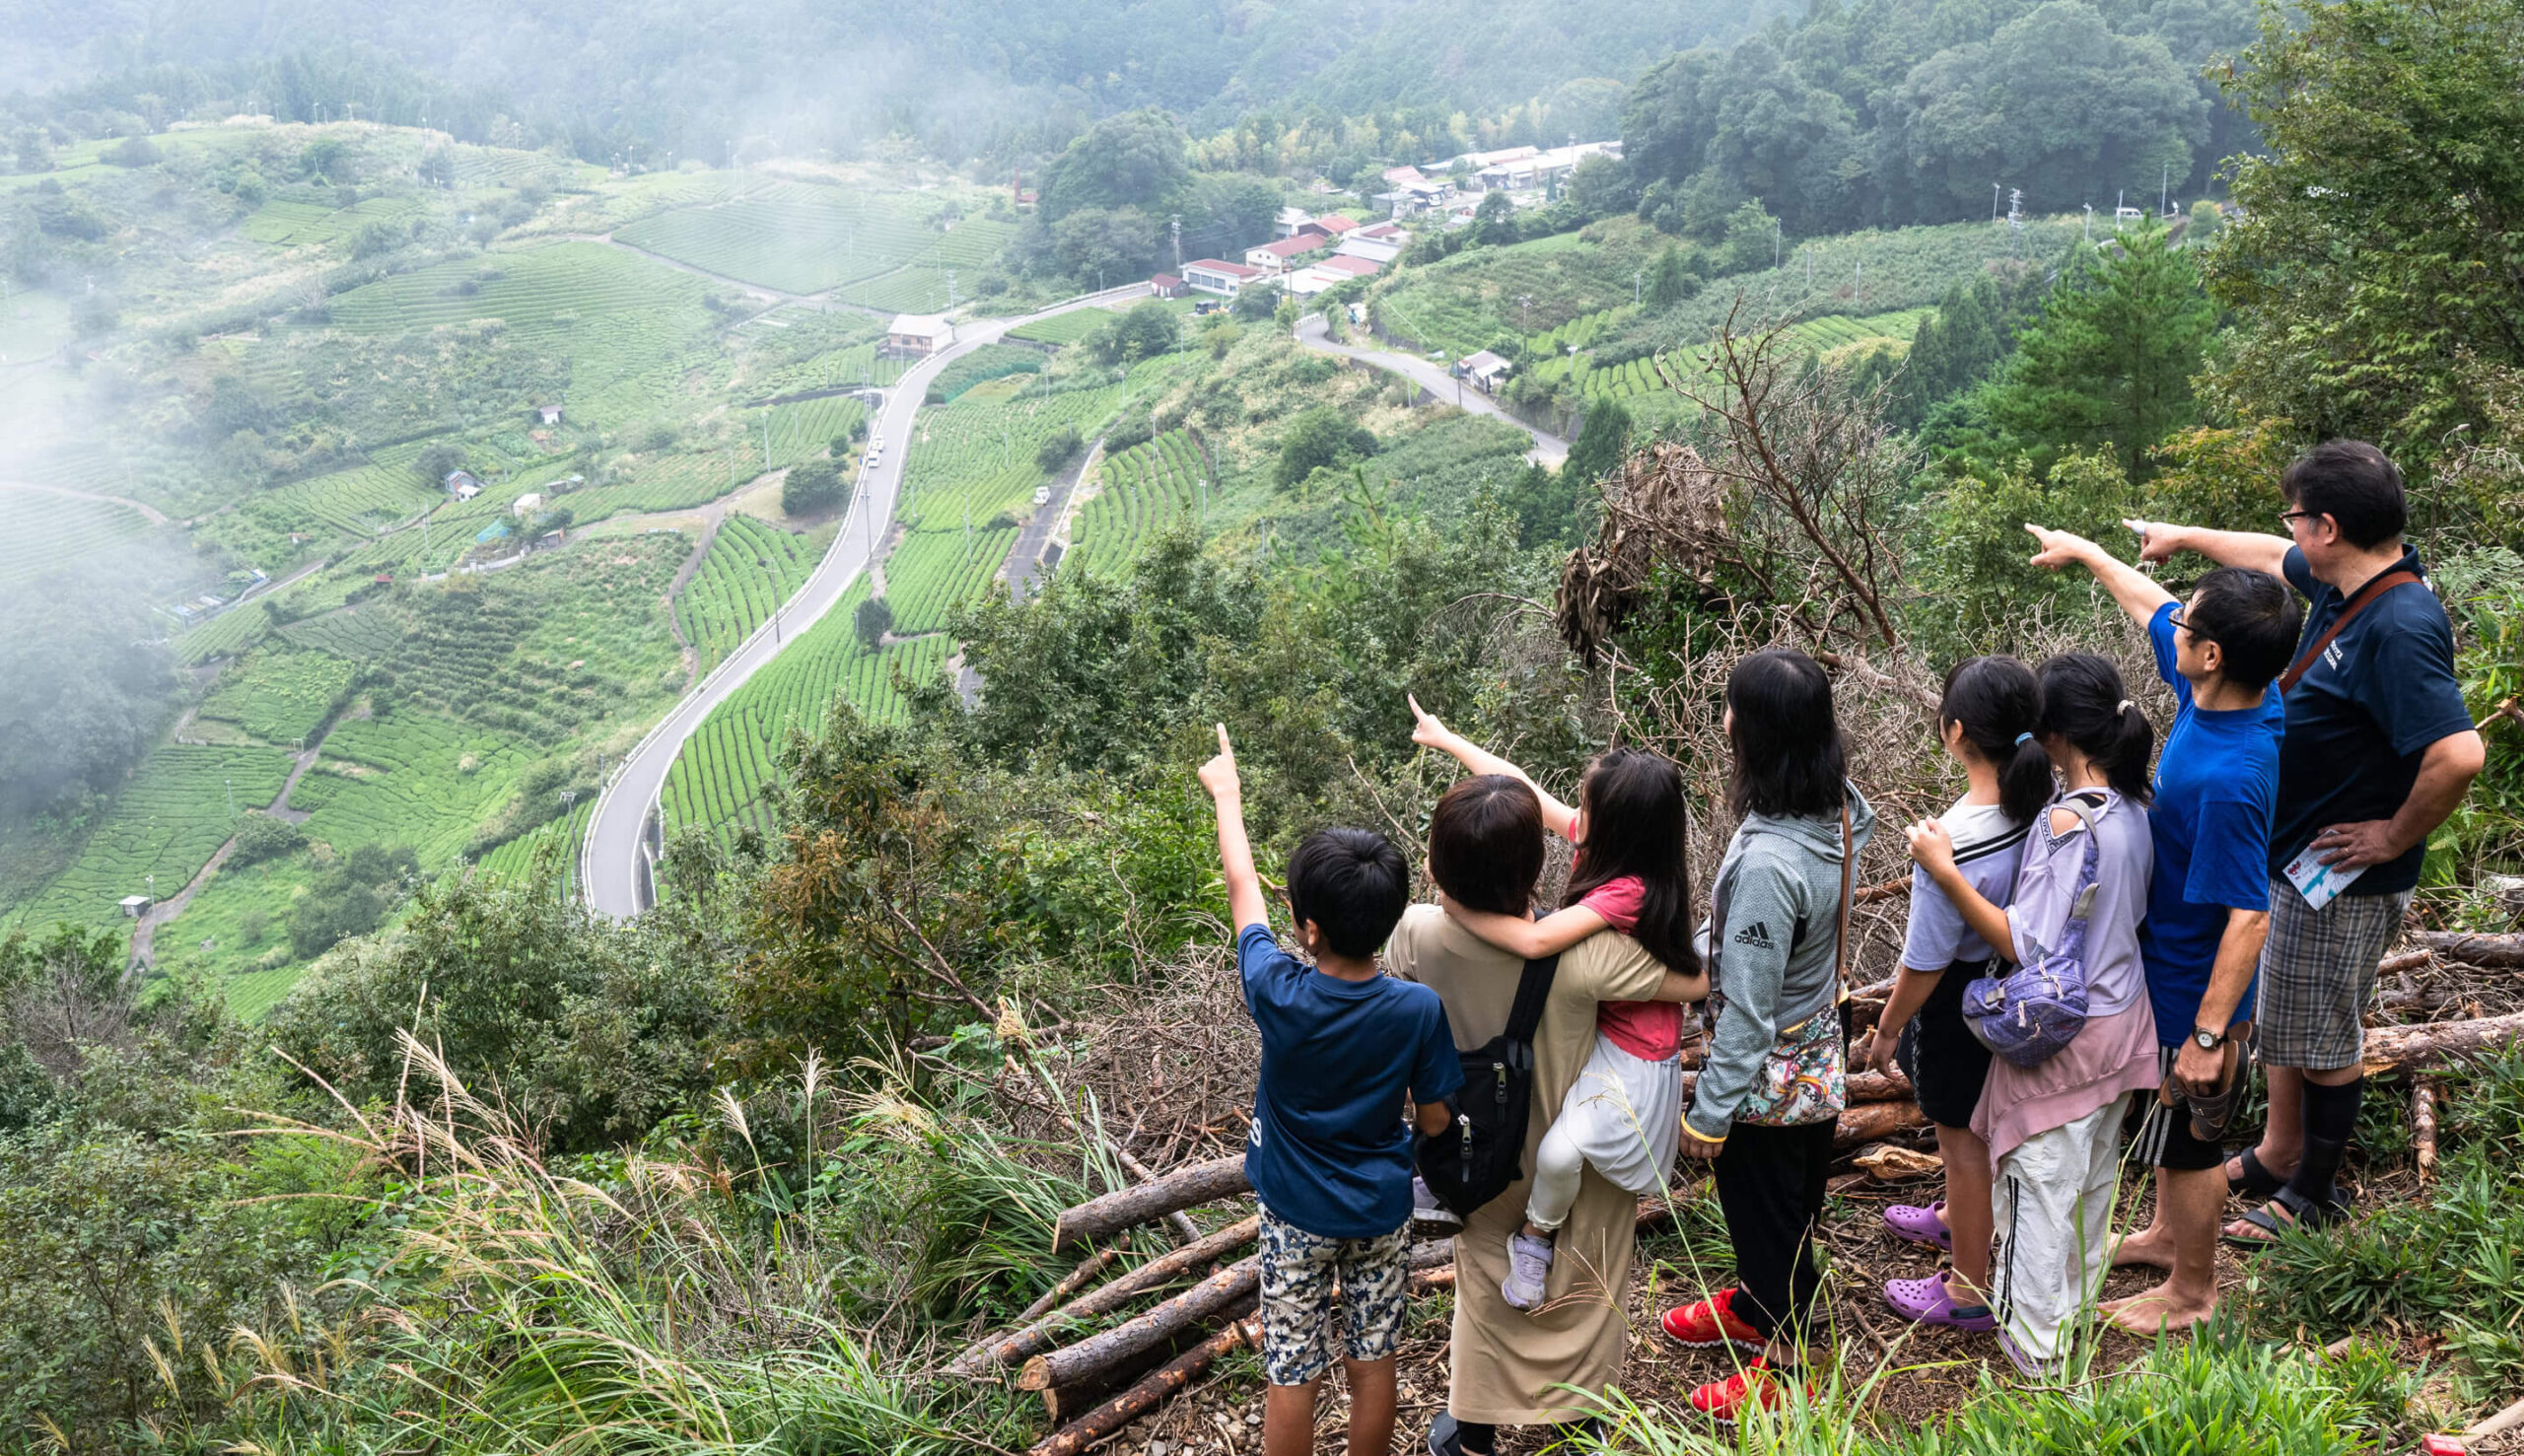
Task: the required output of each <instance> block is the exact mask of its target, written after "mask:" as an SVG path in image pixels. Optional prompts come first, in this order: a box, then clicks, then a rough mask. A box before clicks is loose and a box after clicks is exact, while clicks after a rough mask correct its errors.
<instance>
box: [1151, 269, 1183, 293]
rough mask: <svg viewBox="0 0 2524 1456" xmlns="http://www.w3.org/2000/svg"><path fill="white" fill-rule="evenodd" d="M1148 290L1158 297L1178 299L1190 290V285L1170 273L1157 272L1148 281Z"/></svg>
mask: <svg viewBox="0 0 2524 1456" xmlns="http://www.w3.org/2000/svg"><path fill="white" fill-rule="evenodd" d="M1148 291H1149V292H1150V293H1152V294H1154V295H1156V296H1157V297H1158V298H1160V299H1179V298H1181V297H1183V295H1185V294H1187V293H1189V292H1191V291H1192V290H1191V285H1189V284H1187V283H1185V282H1184V281H1183V280H1182V279H1180V278H1177V277H1175V276H1174V275H1173V274H1171V273H1158V274H1157V275H1155V276H1154V277H1152V278H1150V279H1149V281H1148Z"/></svg>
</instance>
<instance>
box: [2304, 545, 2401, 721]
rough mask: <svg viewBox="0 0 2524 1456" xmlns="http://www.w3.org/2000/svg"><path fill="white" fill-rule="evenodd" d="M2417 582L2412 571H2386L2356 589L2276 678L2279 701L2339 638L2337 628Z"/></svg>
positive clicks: (2342, 626)
mask: <svg viewBox="0 0 2524 1456" xmlns="http://www.w3.org/2000/svg"><path fill="white" fill-rule="evenodd" d="M2418 580H2419V573H2417V572H2414V571H2389V572H2386V573H2384V574H2383V575H2382V576H2380V577H2377V578H2376V579H2375V580H2373V581H2371V582H2368V583H2367V584H2366V585H2365V586H2363V587H2360V588H2358V589H2357V594H2356V595H2355V596H2352V597H2350V598H2349V604H2348V605H2347V606H2345V607H2343V608H2341V612H2340V615H2339V616H2337V617H2334V618H2332V619H2331V626H2329V627H2328V628H2325V629H2324V631H2323V635H2322V636H2321V637H2319V638H2317V639H2316V640H2315V642H2314V645H2313V646H2312V647H2309V648H2307V649H2305V652H2304V656H2302V657H2300V658H2298V659H2296V665H2294V666H2293V667H2290V668H2288V669H2287V671H2286V674H2285V675H2284V676H2282V677H2280V678H2279V696H2280V697H2282V698H2283V697H2285V696H2286V695H2287V694H2288V693H2290V692H2293V691H2294V690H2295V687H2296V679H2298V678H2300V677H2302V676H2304V675H2305V673H2306V671H2307V670H2308V669H2310V668H2311V667H2312V666H2313V665H2314V661H2315V659H2318V658H2320V657H2321V656H2322V655H2323V649H2324V648H2327V647H2329V646H2331V640H2332V639H2333V638H2335V637H2338V636H2339V635H2340V633H2341V629H2342V628H2344V627H2347V626H2348V625H2349V623H2350V622H2353V621H2355V620H2356V619H2357V614H2358V613H2359V612H2362V611H2364V610H2365V609H2366V608H2367V607H2368V606H2369V605H2371V604H2373V602H2374V600H2375V598H2377V597H2379V596H2381V595H2383V594H2384V593H2385V592H2387V591H2390V590H2392V589H2394V588H2395V587H2407V586H2409V585H2410V584H2411V583H2413V582H2416V581H2418Z"/></svg>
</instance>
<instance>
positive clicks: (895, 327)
mask: <svg viewBox="0 0 2524 1456" xmlns="http://www.w3.org/2000/svg"><path fill="white" fill-rule="evenodd" d="M953 342H955V325H953V324H951V323H949V322H947V315H946V314H944V313H897V314H895V315H894V321H893V322H891V323H888V324H886V325H885V347H886V348H887V349H889V350H891V351H893V352H895V353H897V354H917V355H919V356H920V357H922V358H924V359H926V358H928V357H929V356H930V355H932V354H935V353H937V352H938V351H939V350H941V349H944V348H946V347H947V345H949V344H951V343H953Z"/></svg>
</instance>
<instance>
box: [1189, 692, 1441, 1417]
mask: <svg viewBox="0 0 2524 1456" xmlns="http://www.w3.org/2000/svg"><path fill="white" fill-rule="evenodd" d="M1201 785H1202V787H1203V788H1205V789H1207V790H1209V791H1210V797H1211V798H1212V799H1213V800H1215V801H1216V803H1217V805H1218V817H1219V861H1220V864H1221V866H1222V867H1223V868H1224V869H1225V871H1226V878H1227V913H1228V915H1229V916H1230V917H1232V919H1233V920H1234V923H1235V926H1236V936H1235V953H1236V963H1237V966H1238V969H1239V970H1240V971H1241V973H1242V976H1243V981H1244V1005H1245V1008H1246V1009H1247V1010H1248V1011H1250V1012H1251V1013H1252V1015H1253V1024H1254V1026H1255V1027H1256V1028H1257V1029H1258V1030H1259V1031H1260V1032H1261V1034H1262V1075H1261V1078H1260V1081H1259V1083H1258V1085H1256V1086H1255V1088H1254V1093H1253V1129H1252V1132H1251V1134H1250V1135H1249V1136H1248V1138H1247V1139H1246V1142H1245V1147H1244V1171H1245V1176H1246V1177H1248V1178H1250V1179H1251V1180H1252V1182H1253V1191H1254V1192H1255V1193H1256V1194H1258V1195H1260V1196H1261V1200H1262V1363H1263V1369H1264V1375H1265V1378H1266V1379H1267V1380H1268V1381H1269V1382H1270V1390H1269V1393H1268V1394H1267V1395H1266V1396H1265V1398H1264V1401H1263V1408H1262V1410H1263V1418H1262V1419H1263V1424H1262V1443H1263V1448H1264V1451H1265V1452H1266V1453H1267V1456H1297V1453H1301V1452H1305V1451H1308V1450H1310V1449H1311V1448H1312V1446H1313V1441H1314V1409H1315V1394H1316V1391H1317V1389H1318V1388H1319V1387H1320V1386H1321V1384H1322V1381H1323V1374H1324V1371H1325V1370H1326V1369H1327V1368H1329V1366H1330V1363H1331V1344H1332V1317H1333V1299H1332V1292H1333V1289H1334V1286H1335V1282H1336V1281H1337V1282H1338V1286H1339V1288H1340V1291H1341V1299H1340V1304H1341V1314H1342V1316H1343V1319H1342V1324H1343V1336H1344V1341H1343V1356H1344V1358H1343V1360H1342V1367H1343V1369H1344V1370H1345V1371H1346V1372H1347V1374H1348V1376H1349V1380H1350V1452H1351V1456H1384V1453H1385V1450H1386V1448H1387V1446H1389V1445H1390V1444H1391V1443H1392V1440H1393V1413H1394V1374H1393V1366H1394V1349H1395V1346H1396V1345H1397V1344H1398V1343H1399V1341H1400V1339H1401V1335H1402V1320H1403V1313H1404V1306H1405V1293H1406V1289H1407V1281H1408V1270H1407V1269H1406V1267H1405V1262H1404V1256H1405V1254H1406V1253H1407V1252H1408V1249H1409V1245H1410V1241H1411V1145H1412V1143H1411V1133H1412V1123H1406V1122H1405V1121H1404V1120H1403V1109H1404V1108H1405V1106H1406V1105H1407V1106H1409V1107H1410V1108H1411V1111H1412V1115H1413V1121H1414V1122H1416V1124H1417V1126H1418V1128H1419V1130H1420V1132H1421V1133H1422V1134H1424V1135H1428V1134H1435V1133H1437V1132H1439V1131H1441V1130H1443V1129H1444V1127H1445V1126H1446V1105H1445V1099H1446V1098H1447V1097H1449V1096H1452V1095H1453V1094H1454V1093H1455V1091H1456V1090H1457V1089H1458V1088H1460V1087H1461V1086H1462V1085H1463V1064H1462V1062H1461V1061H1460V1060H1459V1059H1458V1058H1457V1057H1456V1055H1455V1044H1454V1035H1453V1033H1452V1032H1451V1031H1450V1030H1449V1029H1448V1028H1447V1024H1446V1012H1445V1007H1444V1006H1443V1005H1439V1003H1438V1001H1437V993H1436V992H1434V991H1432V990H1430V989H1429V988H1428V987H1426V986H1421V985H1418V984H1415V983H1413V982H1410V981H1401V980H1396V979H1394V978H1392V977H1389V976H1385V975H1381V974H1379V973H1378V972H1377V970H1376V962H1375V955H1376V950H1377V948H1378V947H1379V946H1381V945H1383V944H1384V942H1385V937H1386V936H1390V935H1391V934H1393V927H1394V924H1395V923H1396V922H1398V921H1400V920H1401V919H1402V912H1403V909H1404V907H1405V906H1406V905H1407V904H1409V902H1410V897H1411V869H1410V867H1409V866H1408V865H1406V864H1404V863H1403V859H1402V855H1401V852H1400V851H1398V850H1396V849H1395V848H1394V847H1393V845H1392V844H1391V843H1390V842H1389V841H1387V840H1386V839H1385V837H1384V836H1383V835H1380V834H1377V833H1375V832H1373V831H1371V830H1366V829H1324V830H1319V831H1317V832H1316V833H1314V834H1311V835H1308V836H1307V837H1306V839H1305V842H1304V843H1302V844H1300V845H1298V846H1297V853H1296V854H1295V855H1293V856H1291V857H1290V859H1289V913H1290V918H1291V919H1292V920H1293V921H1295V922H1296V924H1297V940H1298V943H1299V944H1301V945H1302V946H1304V948H1305V950H1306V951H1307V953H1308V954H1310V955H1312V956H1313V957H1314V964H1313V965H1312V966H1308V965H1306V964H1305V963H1304V962H1302V961H1299V960H1297V959H1296V958H1295V957H1293V956H1291V955H1289V954H1288V953H1287V952H1285V951H1283V950H1282V949H1280V946H1279V942H1278V941H1277V940H1275V939H1274V938H1272V936H1271V927H1270V921H1269V916H1268V914H1267V913H1266V911H1265V908H1264V904H1263V899H1262V881H1261V877H1260V876H1259V875H1257V874H1255V873H1254V870H1253V848H1252V846H1251V845H1250V844H1249V843H1247V842H1246V840H1245V837H1244V801H1243V790H1242V787H1241V785H1240V784H1239V783H1238V781H1237V777H1236V772H1235V751H1234V749H1233V748H1232V747H1230V746H1229V745H1228V743H1227V728H1226V726H1225V725H1221V726H1220V728H1219V752H1218V756H1217V757H1216V758H1213V759H1211V760H1210V761H1209V762H1208V763H1206V764H1203V765H1202V766H1201Z"/></svg>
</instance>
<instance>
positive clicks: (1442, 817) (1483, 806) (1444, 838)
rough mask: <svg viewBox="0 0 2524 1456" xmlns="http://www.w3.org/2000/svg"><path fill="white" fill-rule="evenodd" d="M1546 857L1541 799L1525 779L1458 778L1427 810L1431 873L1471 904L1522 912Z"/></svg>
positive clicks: (1475, 907) (1461, 900)
mask: <svg viewBox="0 0 2524 1456" xmlns="http://www.w3.org/2000/svg"><path fill="white" fill-rule="evenodd" d="M1542 858H1543V830H1542V800H1541V799H1539V798H1537V797H1534V791H1533V789H1532V788H1531V787H1530V786H1528V785H1527V784H1526V783H1525V782H1524V781H1523V780H1521V779H1514V778H1510V777H1508V776H1507V775H1506V774H1475V775H1473V776H1472V777H1470V778H1468V779H1461V780H1458V781H1456V783H1455V786H1454V787H1453V788H1452V789H1449V790H1447V791H1446V793H1445V797H1442V798H1440V799H1438V800H1437V808H1436V809H1435V810H1434V811H1432V812H1431V813H1430V815H1429V877H1430V878H1431V879H1434V880H1436V881H1437V888H1439V889H1441V890H1444V891H1445V892H1446V893H1447V894H1448V895H1451V896H1453V897H1454V899H1455V902H1456V903H1457V904H1460V905H1462V906H1464V907H1466V908H1467V909H1472V910H1487V911H1489V912H1491V913H1492V914H1494V915H1522V914H1524V913H1525V910H1526V908H1527V907H1528V906H1529V905H1530V904H1531V903H1532V901H1533V897H1534V882H1535V881H1536V880H1539V879H1541V878H1542Z"/></svg>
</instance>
